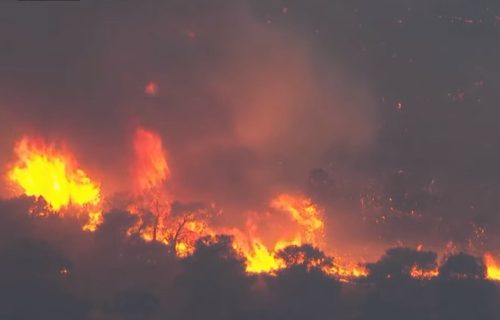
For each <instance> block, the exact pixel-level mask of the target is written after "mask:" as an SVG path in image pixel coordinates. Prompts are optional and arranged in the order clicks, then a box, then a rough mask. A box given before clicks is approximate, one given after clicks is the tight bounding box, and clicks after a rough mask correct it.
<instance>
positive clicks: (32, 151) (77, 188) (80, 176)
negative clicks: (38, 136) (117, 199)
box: [7, 137, 102, 231]
mask: <svg viewBox="0 0 500 320" xmlns="http://www.w3.org/2000/svg"><path fill="white" fill-rule="evenodd" d="M14 153H15V155H16V160H15V162H14V163H13V165H12V166H11V168H10V169H9V170H8V172H7V178H8V180H9V181H10V182H12V183H14V184H15V185H17V186H18V187H19V188H20V189H22V193H23V194H25V195H27V196H34V197H36V198H40V197H41V198H43V199H44V200H45V201H46V202H47V204H48V209H49V212H43V213H42V215H46V214H48V213H52V214H56V213H58V214H59V215H61V216H62V215H64V214H65V212H66V211H65V210H64V209H67V208H69V207H73V208H78V207H79V208H83V209H85V210H86V211H87V214H88V222H87V223H86V224H85V226H84V227H83V228H84V230H88V231H94V230H95V229H96V228H97V226H98V225H99V224H100V223H101V222H102V213H101V211H100V209H99V204H100V200H101V190H100V186H99V184H98V183H96V182H94V181H93V180H91V179H90V177H89V176H88V175H87V174H86V173H85V171H83V170H82V169H80V168H79V167H78V163H77V162H76V160H75V159H74V158H73V156H72V155H71V154H70V153H68V152H64V151H61V150H58V149H56V147H55V146H54V145H46V144H45V143H44V142H43V141H42V140H35V139H31V138H28V137H24V138H22V139H20V140H19V141H18V142H17V143H16V146H15V150H14Z"/></svg>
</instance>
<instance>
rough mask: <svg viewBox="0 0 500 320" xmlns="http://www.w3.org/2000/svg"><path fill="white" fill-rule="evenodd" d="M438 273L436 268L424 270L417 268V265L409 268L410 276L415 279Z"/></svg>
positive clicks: (429, 276)
mask: <svg viewBox="0 0 500 320" xmlns="http://www.w3.org/2000/svg"><path fill="white" fill-rule="evenodd" d="M438 275H439V270H438V268H437V267H436V268H434V269H431V270H424V269H421V268H419V267H418V266H413V267H412V268H411V270H410V276H411V277H412V278H415V279H432V278H435V277H437V276H438Z"/></svg>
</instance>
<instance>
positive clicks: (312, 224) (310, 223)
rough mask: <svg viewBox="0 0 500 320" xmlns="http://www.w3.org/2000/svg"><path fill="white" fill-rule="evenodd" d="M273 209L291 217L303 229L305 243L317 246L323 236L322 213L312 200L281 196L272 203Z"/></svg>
mask: <svg viewBox="0 0 500 320" xmlns="http://www.w3.org/2000/svg"><path fill="white" fill-rule="evenodd" d="M271 207H272V208H275V209H279V210H283V211H285V212H286V213H288V214H289V215H290V217H291V219H292V220H293V221H295V222H296V223H297V225H298V226H300V227H301V228H302V234H303V236H304V237H303V238H304V239H303V240H305V242H307V243H311V244H315V245H316V244H317V243H318V241H319V240H320V238H321V237H322V236H323V230H324V222H323V219H322V216H321V215H322V213H321V210H320V209H319V208H318V206H316V205H315V204H314V203H313V202H312V200H311V199H309V198H306V197H303V196H300V195H299V196H296V195H290V194H280V195H278V196H277V197H276V198H275V199H274V200H273V201H272V202H271Z"/></svg>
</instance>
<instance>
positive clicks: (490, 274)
mask: <svg viewBox="0 0 500 320" xmlns="http://www.w3.org/2000/svg"><path fill="white" fill-rule="evenodd" d="M484 263H485V265H486V277H487V278H488V279H490V280H495V281H500V263H498V262H496V261H495V259H494V258H493V255H491V253H489V252H487V253H485V254H484Z"/></svg>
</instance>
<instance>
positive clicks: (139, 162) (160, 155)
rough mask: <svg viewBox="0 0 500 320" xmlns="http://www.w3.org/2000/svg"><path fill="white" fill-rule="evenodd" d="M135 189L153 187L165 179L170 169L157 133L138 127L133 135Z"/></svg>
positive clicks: (141, 189)
mask: <svg viewBox="0 0 500 320" xmlns="http://www.w3.org/2000/svg"><path fill="white" fill-rule="evenodd" d="M133 146H134V151H135V159H136V161H135V168H134V172H135V182H136V191H137V192H138V193H141V192H143V191H145V190H148V189H153V188H155V187H157V186H159V185H160V184H162V183H163V182H165V181H166V180H167V178H168V177H169V176H170V169H169V167H168V164H167V160H166V156H165V154H166V152H165V149H164V148H163V143H162V141H161V138H160V136H159V135H158V134H156V133H154V132H151V131H148V130H146V129H144V128H142V127H139V128H137V129H136V131H135V136H134V142H133Z"/></svg>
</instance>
